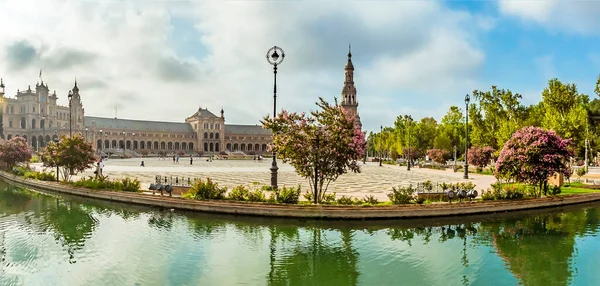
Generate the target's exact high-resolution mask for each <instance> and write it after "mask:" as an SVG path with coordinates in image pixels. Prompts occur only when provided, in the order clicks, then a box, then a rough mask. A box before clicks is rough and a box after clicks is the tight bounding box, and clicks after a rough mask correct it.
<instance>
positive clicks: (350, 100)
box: [342, 45, 362, 129]
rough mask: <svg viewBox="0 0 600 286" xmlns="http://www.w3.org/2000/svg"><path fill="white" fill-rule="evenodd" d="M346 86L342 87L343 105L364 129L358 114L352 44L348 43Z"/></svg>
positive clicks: (345, 68)
mask: <svg viewBox="0 0 600 286" xmlns="http://www.w3.org/2000/svg"><path fill="white" fill-rule="evenodd" d="M344 70H345V75H346V77H345V79H344V88H343V89H342V107H343V108H344V109H345V110H346V111H348V112H349V113H351V114H354V115H355V116H356V119H355V120H356V121H355V123H354V124H356V125H358V126H359V128H361V129H362V123H361V122H360V116H359V115H358V101H356V87H355V86H354V65H353V64H352V52H351V46H350V45H348V62H346V67H344Z"/></svg>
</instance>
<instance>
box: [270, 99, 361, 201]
mask: <svg viewBox="0 0 600 286" xmlns="http://www.w3.org/2000/svg"><path fill="white" fill-rule="evenodd" d="M316 104H317V106H318V107H320V109H321V110H319V111H313V112H311V113H310V115H306V114H305V113H295V112H292V113H290V112H287V111H285V110H284V111H282V112H281V113H280V114H279V115H278V116H277V117H276V118H275V119H273V118H269V117H265V118H264V119H263V121H262V123H263V125H264V127H265V128H267V129H271V130H273V134H274V140H273V145H272V150H273V151H275V152H277V155H278V156H279V157H281V158H283V161H284V162H289V163H290V164H291V165H292V166H294V168H295V169H296V173H298V174H299V175H300V176H302V177H304V178H307V179H310V185H311V188H312V189H314V190H315V191H314V194H313V197H314V200H315V203H316V202H319V201H321V200H322V199H323V198H324V196H325V192H326V191H327V187H328V186H329V183H330V182H332V181H335V180H336V179H337V178H338V177H339V176H340V175H342V174H344V173H346V172H347V171H348V170H351V171H352V172H360V167H359V166H358V164H357V162H356V161H357V160H359V159H360V158H361V157H362V156H363V154H364V147H365V137H364V134H363V133H362V132H361V131H360V129H359V128H358V126H355V124H354V119H355V117H354V116H352V115H351V114H348V113H347V112H346V111H345V110H344V109H343V108H342V107H341V106H340V105H339V104H338V102H337V99H336V100H335V104H333V105H331V104H329V103H327V102H326V101H325V100H323V99H322V98H319V101H318V102H317V103H316ZM315 174H316V178H315ZM315 186H316V187H315Z"/></svg>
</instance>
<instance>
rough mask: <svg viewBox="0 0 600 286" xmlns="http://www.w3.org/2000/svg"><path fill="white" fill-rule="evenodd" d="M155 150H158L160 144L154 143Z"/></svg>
mask: <svg viewBox="0 0 600 286" xmlns="http://www.w3.org/2000/svg"><path fill="white" fill-rule="evenodd" d="M154 150H158V142H157V141H154Z"/></svg>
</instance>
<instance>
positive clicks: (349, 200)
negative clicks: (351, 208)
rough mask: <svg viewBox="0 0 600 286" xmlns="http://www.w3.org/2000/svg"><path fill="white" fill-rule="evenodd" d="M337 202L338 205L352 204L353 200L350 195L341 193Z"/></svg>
mask: <svg viewBox="0 0 600 286" xmlns="http://www.w3.org/2000/svg"><path fill="white" fill-rule="evenodd" d="M337 203H338V204H340V205H352V204H354V200H352V197H349V196H346V195H343V196H342V197H341V198H339V199H337Z"/></svg>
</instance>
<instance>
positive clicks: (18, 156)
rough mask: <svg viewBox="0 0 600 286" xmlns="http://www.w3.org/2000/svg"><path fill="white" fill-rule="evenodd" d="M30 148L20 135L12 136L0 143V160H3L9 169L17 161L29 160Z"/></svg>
mask: <svg viewBox="0 0 600 286" xmlns="http://www.w3.org/2000/svg"><path fill="white" fill-rule="evenodd" d="M29 160H31V149H30V148H29V146H28V145H27V141H25V139H24V138H22V137H14V138H12V139H10V140H8V141H4V142H2V143H1V144H0V161H2V162H5V163H6V165H7V166H8V168H9V169H11V168H12V167H13V166H14V165H15V164H17V163H23V162H29Z"/></svg>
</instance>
